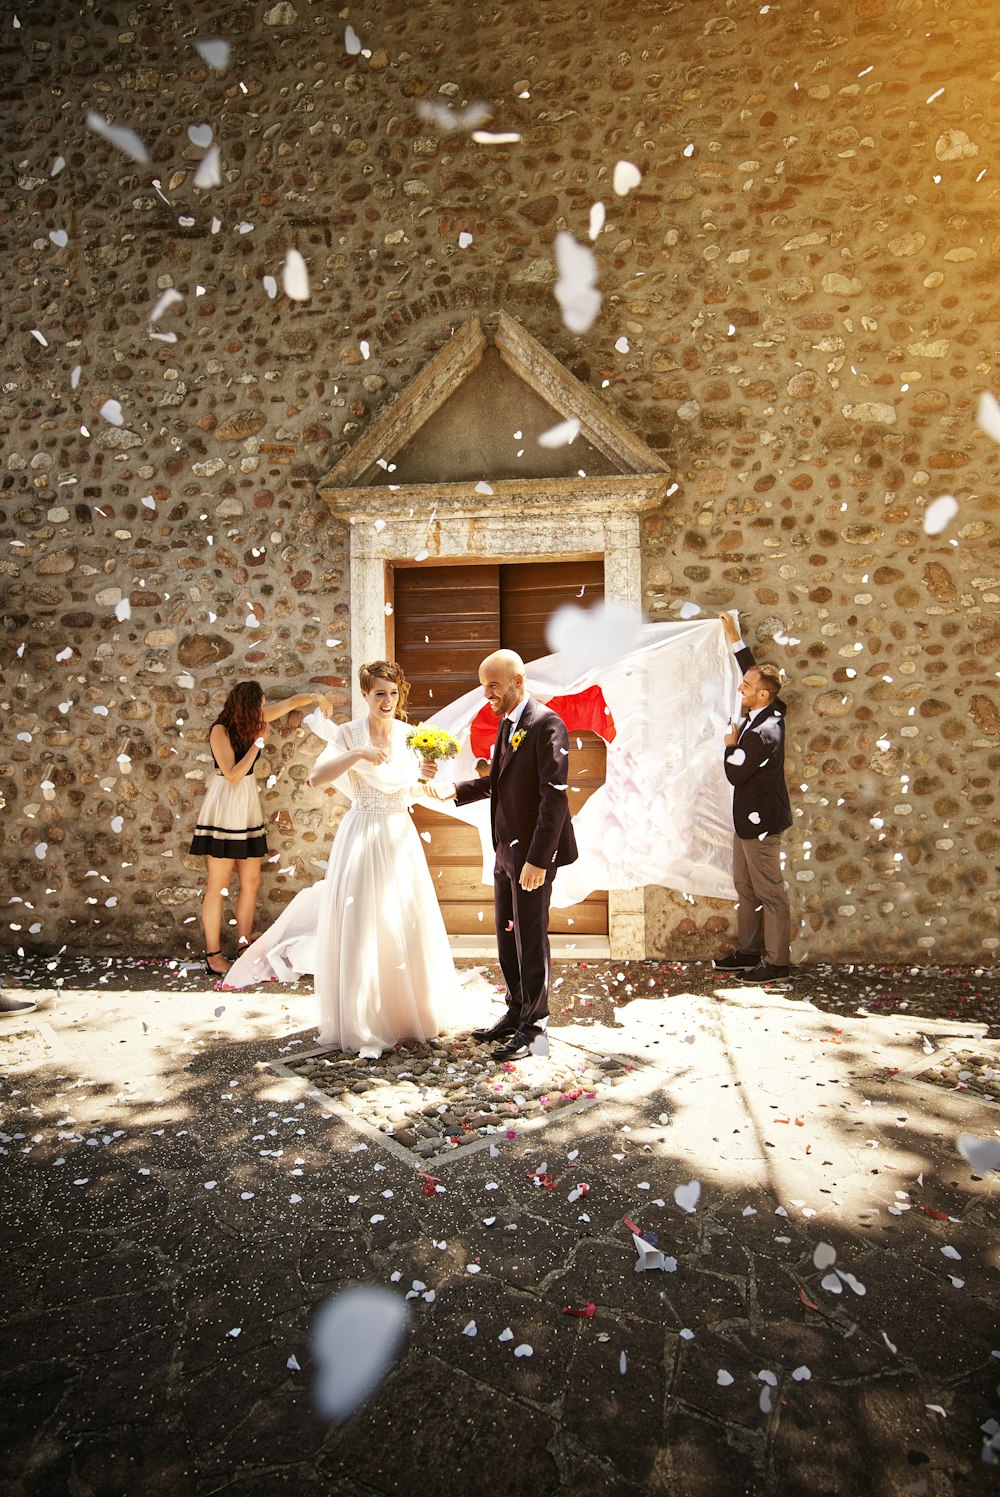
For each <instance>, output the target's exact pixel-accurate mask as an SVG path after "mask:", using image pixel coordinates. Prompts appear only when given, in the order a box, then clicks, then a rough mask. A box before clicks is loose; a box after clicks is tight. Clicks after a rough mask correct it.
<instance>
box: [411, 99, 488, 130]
mask: <svg viewBox="0 0 1000 1497" xmlns="http://www.w3.org/2000/svg"><path fill="white" fill-rule="evenodd" d="M492 112H493V111H492V110H491V109H490V106H489V105H488V104H484V103H482V101H481V100H478V99H477V100H476V101H475V103H473V104H469V105H468V106H467V107H466V108H465V109H449V107H448V105H447V104H442V103H441V101H440V100H439V99H421V100H420V102H419V103H418V105H417V113H418V114H419V115H420V117H421V119H425V120H430V122H431V124H433V125H436V126H437V128H438V129H439V130H448V131H452V130H465V131H469V130H475V129H477V128H478V126H480V125H482V124H484V123H485V122H486V121H487V120H488V119H489V117H490V115H491V114H492Z"/></svg>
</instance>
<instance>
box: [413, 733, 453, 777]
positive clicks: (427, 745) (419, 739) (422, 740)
mask: <svg viewBox="0 0 1000 1497" xmlns="http://www.w3.org/2000/svg"><path fill="white" fill-rule="evenodd" d="M406 747H407V748H410V749H412V750H413V752H414V753H415V754H416V755H417V757H418V759H429V760H431V761H433V762H436V761H437V760H438V759H454V757H455V755H456V754H457V753H458V751H459V749H460V748H461V744H460V743H459V741H458V739H457V738H453V737H452V735H451V734H450V733H446V732H445V730H444V728H433V727H431V726H430V724H429V723H417V725H416V727H415V728H411V729H410V731H409V732H408V733H407V735H406ZM420 783H421V784H423V783H424V782H423V780H421V781H420Z"/></svg>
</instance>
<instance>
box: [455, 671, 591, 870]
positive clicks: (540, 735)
mask: <svg viewBox="0 0 1000 1497" xmlns="http://www.w3.org/2000/svg"><path fill="white" fill-rule="evenodd" d="M517 732H521V733H523V734H524V737H523V738H522V739H521V740H520V742H519V744H518V747H517V748H516V749H510V748H508V750H507V752H506V754H504V755H502V754H501V752H500V749H499V747H498V748H497V749H496V751H495V752H494V754H493V759H492V761H491V763H490V772H489V774H488V775H484V776H483V778H482V779H475V780H463V781H461V783H460V784H458V785H456V787H455V802H456V804H457V805H459V806H465V805H468V804H469V802H470V801H474V800H485V799H486V798H487V797H488V798H489V802H490V824H491V826H492V829H493V846H494V847H495V848H496V852H497V862H498V863H499V864H500V865H501V866H502V867H504V868H506V869H507V870H508V871H511V870H513V871H514V872H517V873H520V870H521V868H522V867H523V866H524V864H525V863H531V864H533V865H534V866H535V867H536V868H545V869H555V868H560V867H562V866H563V864H564V863H574V862H576V857H577V851H576V837H575V836H574V835H573V821H572V818H571V816H570V812H569V796H568V793H567V788H566V785H567V781H568V779H569V751H568V750H569V736H568V734H567V732H566V724H565V723H564V722H563V720H562V718H561V717H559V716H557V714H556V713H555V712H550V711H549V709H548V708H547V707H543V706H542V704H541V702H536V700H535V698H534V697H530V696H529V697H528V700H527V701H526V702H525V705H524V710H523V712H522V713H521V717H520V720H519V722H518V725H517V728H516V729H515V733H517ZM501 759H502V760H503V762H502V764H501Z"/></svg>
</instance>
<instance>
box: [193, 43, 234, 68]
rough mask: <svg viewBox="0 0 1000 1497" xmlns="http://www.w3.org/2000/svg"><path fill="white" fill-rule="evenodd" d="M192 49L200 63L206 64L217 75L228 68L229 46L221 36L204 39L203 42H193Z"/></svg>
mask: <svg viewBox="0 0 1000 1497" xmlns="http://www.w3.org/2000/svg"><path fill="white" fill-rule="evenodd" d="M194 49H195V51H196V52H197V53H198V56H199V57H200V58H201V59H202V61H203V62H207V63H208V65H209V67H210V68H214V69H215V71H216V72H217V73H221V72H222V71H223V69H224V68H227V67H228V66H229V53H230V46H229V43H228V42H227V41H226V40H225V39H224V38H223V37H221V36H212V37H206V38H205V40H204V41H201V42H195V44H194Z"/></svg>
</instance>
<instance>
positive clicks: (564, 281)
mask: <svg viewBox="0 0 1000 1497" xmlns="http://www.w3.org/2000/svg"><path fill="white" fill-rule="evenodd" d="M556 265H557V266H558V268H559V279H558V280H557V281H556V284H555V295H556V300H557V301H558V303H559V306H560V309H561V311H562V319H563V322H564V323H565V324H566V326H567V327H568V328H569V330H570V332H572V333H585V332H586V331H587V329H588V328H590V327H592V326H593V323H594V319H595V318H596V317H597V314H598V312H599V311H600V310H601V301H602V297H601V293H600V291H598V289H597V261H596V260H595V258H594V255H593V252H592V251H591V250H589V249H588V248H587V246H586V245H584V244H578V243H577V241H576V240H575V239H574V238H573V236H572V234H569V233H567V231H566V230H565V229H560V230H559V232H558V234H557V235H556Z"/></svg>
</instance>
